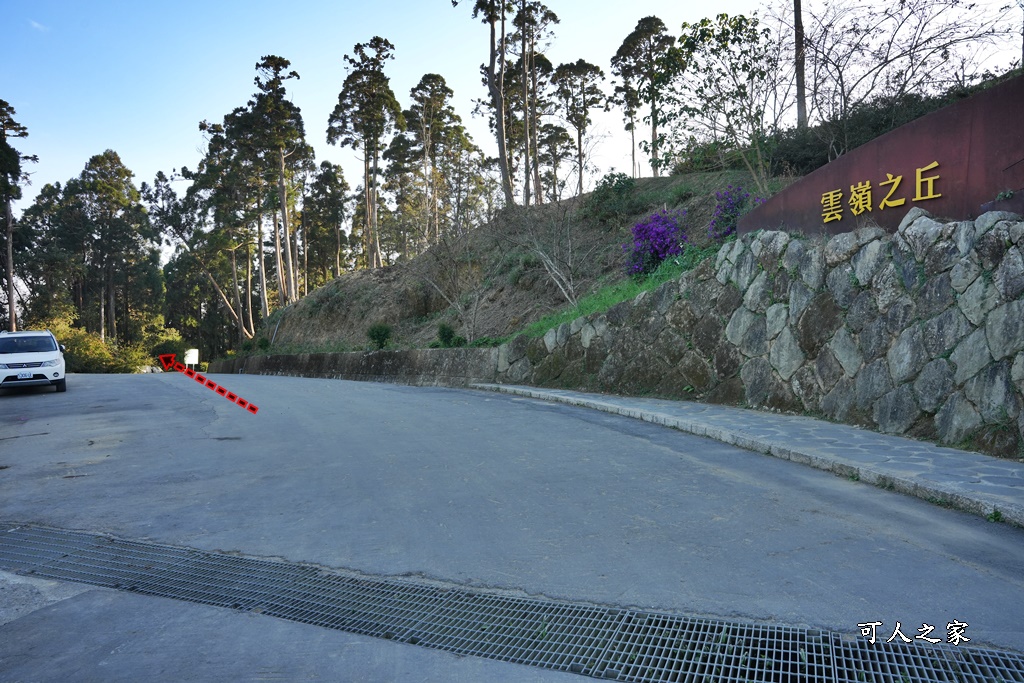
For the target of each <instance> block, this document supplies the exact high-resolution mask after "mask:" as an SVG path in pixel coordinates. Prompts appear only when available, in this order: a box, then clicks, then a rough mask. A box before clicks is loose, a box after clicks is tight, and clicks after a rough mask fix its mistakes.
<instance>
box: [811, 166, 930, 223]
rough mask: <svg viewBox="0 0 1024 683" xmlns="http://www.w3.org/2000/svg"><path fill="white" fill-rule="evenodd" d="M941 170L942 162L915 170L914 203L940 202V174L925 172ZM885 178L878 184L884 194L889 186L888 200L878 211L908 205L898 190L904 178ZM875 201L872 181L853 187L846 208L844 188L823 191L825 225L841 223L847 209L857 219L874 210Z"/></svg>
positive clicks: (880, 203)
mask: <svg viewBox="0 0 1024 683" xmlns="http://www.w3.org/2000/svg"><path fill="white" fill-rule="evenodd" d="M938 167H939V162H938V161H933V162H932V163H930V164H928V165H927V166H923V167H921V168H918V169H916V171H915V176H916V185H915V190H916V191H915V193H914V197H913V199H912V200H911V201H915V202H920V201H925V200H927V199H938V198H939V197H941V196H942V195H941V194H939V193H936V192H935V181H936V180H938V179H939V175H938V174H935V175H925V173H927V172H929V171H933V170H935V169H937V168H938ZM885 176H886V179H885V180H884V181H882V182H880V183H878V189H879V191H881V190H882V188H884V187H887V186H889V189H888V191H887V192H886V195H885V198H884V199H882V201H880V202H879V203H878V210H879V211H884V210H885V209H888V208H892V207H897V206H903V205H905V204H906V202H907V198H906V197H899V196H897V195H896V193H897V191H898V190H899V187H900V183H901V182H903V176H901V175H898V176H894V175H893V174H892V173H886V174H885ZM873 201H874V195H873V188H872V187H871V181H870V180H864V181H862V182H859V183H857V184H856V185H850V193H849V196H848V197H846V206H844V205H843V191H842V189H838V190H831V191H829V192H823V193H822V195H821V209H822V210H821V218H822V222H823V223H829V222H831V221H841V220H842V219H843V211H844V210H845V209H846V208H847V207H848V208H849V209H850V213H852V214H853V215H854V216H859V215H861V214H862V213H864V212H865V211H871V210H872V206H873Z"/></svg>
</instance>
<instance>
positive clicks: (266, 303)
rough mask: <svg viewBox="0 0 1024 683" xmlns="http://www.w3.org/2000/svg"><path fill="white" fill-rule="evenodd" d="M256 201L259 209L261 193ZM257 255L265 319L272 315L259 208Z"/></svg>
mask: <svg viewBox="0 0 1024 683" xmlns="http://www.w3.org/2000/svg"><path fill="white" fill-rule="evenodd" d="M256 203H257V209H259V208H260V207H259V206H258V205H259V195H257V197H256ZM256 257H257V258H258V259H259V265H260V312H261V313H262V314H263V319H264V320H266V319H267V318H269V317H270V302H269V301H267V262H266V254H265V253H264V249H263V214H262V213H260V212H259V210H257V212H256ZM252 329H253V330H255V329H256V328H255V327H254V328H252Z"/></svg>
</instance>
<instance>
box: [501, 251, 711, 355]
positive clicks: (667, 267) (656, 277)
mask: <svg viewBox="0 0 1024 683" xmlns="http://www.w3.org/2000/svg"><path fill="white" fill-rule="evenodd" d="M720 248H721V245H720V244H714V245H711V246H708V247H704V248H700V247H696V246H692V245H691V246H688V247H687V248H686V250H685V251H684V252H683V253H682V254H681V255H679V256H676V257H674V258H670V259H667V260H666V261H665V262H664V263H662V264H661V265H660V266H658V269H657V270H656V271H654V272H653V273H651V274H650V275H649V276H647V277H646V278H644V279H643V280H635V279H632V278H630V279H626V280H620V281H619V282H616V283H613V284H610V285H608V286H606V287H602V288H601V289H599V290H597V291H596V292H593V293H592V294H588V295H587V296H585V297H583V298H582V299H580V300H579V303H577V304H576V306H574V307H573V308H568V309H565V310H562V311H559V312H557V313H551V314H549V315H546V316H544V317H543V318H541V319H540V320H538V321H537V322H535V323H533V324H532V325H529V326H527V327H526V328H525V329H524V330H523V331H522V332H521V334H525V335H527V336H529V337H542V336H544V334H545V333H546V332H547V331H548V330H550V329H551V328H553V327H558V326H559V325H561V324H562V323H567V322H571V321H573V320H575V319H576V318H580V317H583V316H588V315H591V314H593V313H599V312H601V311H607V310H608V309H609V308H611V307H612V306H614V305H615V304H617V303H621V302H623V301H628V300H630V299H634V298H636V297H637V295H639V294H640V293H641V292H649V291H651V290H652V289H656V288H658V287H659V286H661V285H662V284H664V283H666V282H668V281H669V280H674V279H675V278H678V277H679V276H680V275H682V274H683V273H684V272H686V271H688V270H693V269H694V268H696V267H697V266H698V265H700V263H701V262H702V261H704V260H706V259H709V258H714V256H715V255H716V254H717V253H718V250H719V249H720Z"/></svg>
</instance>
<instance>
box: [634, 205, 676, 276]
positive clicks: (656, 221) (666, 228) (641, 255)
mask: <svg viewBox="0 0 1024 683" xmlns="http://www.w3.org/2000/svg"><path fill="white" fill-rule="evenodd" d="M685 221H686V211H684V210H678V211H664V210H662V211H658V212H657V213H653V214H651V215H650V216H648V217H647V219H646V220H644V221H642V222H640V223H637V224H636V225H634V226H633V242H632V243H630V244H623V245H622V249H623V250H624V251H627V252H629V258H628V260H627V262H626V273H627V274H629V275H632V276H633V277H636V278H641V277H644V276H646V275H650V274H651V273H653V272H654V271H655V270H657V269H658V266H659V265H661V263H662V261H664V260H665V259H667V258H668V257H670V256H678V255H679V254H682V253H683V247H684V246H685V245H686V242H687V237H686V229H685Z"/></svg>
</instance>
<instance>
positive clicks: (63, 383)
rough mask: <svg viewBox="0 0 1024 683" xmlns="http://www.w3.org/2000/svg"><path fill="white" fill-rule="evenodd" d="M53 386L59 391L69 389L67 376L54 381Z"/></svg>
mask: <svg viewBox="0 0 1024 683" xmlns="http://www.w3.org/2000/svg"><path fill="white" fill-rule="evenodd" d="M53 386H55V387H57V393H60V392H62V391H67V390H68V381H67V378H62V379H59V380H57V381H56V382H54V383H53Z"/></svg>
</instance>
